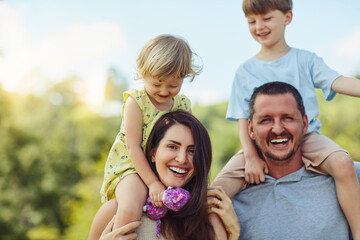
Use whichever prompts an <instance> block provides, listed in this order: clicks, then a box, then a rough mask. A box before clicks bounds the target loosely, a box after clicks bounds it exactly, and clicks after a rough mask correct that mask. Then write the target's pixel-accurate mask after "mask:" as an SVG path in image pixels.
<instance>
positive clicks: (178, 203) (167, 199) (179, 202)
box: [144, 187, 190, 237]
mask: <svg viewBox="0 0 360 240" xmlns="http://www.w3.org/2000/svg"><path fill="white" fill-rule="evenodd" d="M189 198H190V193H189V192H188V191H186V190H185V189H183V188H171V187H168V189H166V190H165V191H164V194H163V197H162V202H163V204H164V207H155V206H153V205H152V203H151V200H150V197H148V198H147V200H146V203H145V206H144V212H146V213H147V215H148V217H149V218H150V219H152V220H156V222H157V231H156V236H157V237H160V233H161V221H160V219H161V218H163V217H164V216H165V214H166V212H167V211H168V210H169V209H170V210H172V211H175V212H177V211H179V210H180V209H181V208H182V207H183V206H184V205H185V204H186V203H187V201H188V200H189Z"/></svg>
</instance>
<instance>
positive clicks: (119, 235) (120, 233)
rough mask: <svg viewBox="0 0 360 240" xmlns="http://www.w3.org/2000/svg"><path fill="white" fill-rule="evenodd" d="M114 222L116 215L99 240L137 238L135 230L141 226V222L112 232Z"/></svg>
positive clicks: (129, 239) (131, 239) (132, 223)
mask: <svg viewBox="0 0 360 240" xmlns="http://www.w3.org/2000/svg"><path fill="white" fill-rule="evenodd" d="M114 221H115V215H114V217H113V218H112V219H111V221H110V222H109V223H108V225H107V226H106V228H105V229H104V231H103V233H102V234H101V237H100V239H99V240H133V239H136V238H137V234H136V233H135V232H134V230H135V229H136V228H138V227H139V226H140V225H141V222H140V221H135V222H131V223H128V224H126V225H124V226H122V227H120V228H117V229H115V230H114V231H112V228H113V226H114Z"/></svg>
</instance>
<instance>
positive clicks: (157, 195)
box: [149, 181, 166, 207]
mask: <svg viewBox="0 0 360 240" xmlns="http://www.w3.org/2000/svg"><path fill="white" fill-rule="evenodd" d="M165 189H166V188H165V186H164V184H162V183H161V182H160V181H156V182H153V183H152V184H150V185H149V196H150V200H151V203H152V205H154V206H155V207H162V206H163V202H162V196H163V194H164V191H165Z"/></svg>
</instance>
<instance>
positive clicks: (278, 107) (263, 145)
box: [225, 82, 360, 240]
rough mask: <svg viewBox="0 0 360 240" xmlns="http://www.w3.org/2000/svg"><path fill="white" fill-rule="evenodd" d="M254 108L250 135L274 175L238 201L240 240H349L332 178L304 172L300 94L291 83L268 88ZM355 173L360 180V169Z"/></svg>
mask: <svg viewBox="0 0 360 240" xmlns="http://www.w3.org/2000/svg"><path fill="white" fill-rule="evenodd" d="M249 105H250V113H249V115H250V117H249V119H250V120H249V125H248V127H249V135H250V137H251V139H253V140H254V141H255V143H256V146H257V148H258V150H259V153H260V155H261V156H262V157H263V159H264V161H265V162H266V164H267V165H268V169H269V172H268V175H266V180H265V182H263V183H261V184H258V185H250V186H248V187H247V188H246V189H245V190H243V191H242V192H241V193H239V194H237V195H236V196H235V197H234V198H233V204H234V208H235V211H236V214H237V216H238V218H239V222H240V225H241V235H240V239H277V240H280V239H336V240H339V239H349V238H350V235H351V234H350V231H349V226H348V224H347V221H346V218H345V216H344V214H343V212H342V210H341V208H340V205H339V203H338V200H337V196H336V190H335V184H334V180H333V178H332V177H330V176H325V175H319V174H316V173H314V172H310V171H307V170H306V169H305V167H304V164H303V161H302V154H301V142H302V140H303V138H304V135H305V133H306V130H307V127H308V119H307V116H306V114H305V111H304V105H303V103H302V99H301V96H300V94H299V92H298V91H297V90H296V89H295V88H294V87H292V86H291V85H289V84H286V83H281V82H271V83H267V84H264V85H262V86H261V87H259V88H257V89H256V90H255V92H254V93H253V95H252V97H251V99H250V104H249ZM356 170H357V174H358V178H359V175H360V174H359V173H360V171H359V165H358V164H356ZM225 190H226V189H225Z"/></svg>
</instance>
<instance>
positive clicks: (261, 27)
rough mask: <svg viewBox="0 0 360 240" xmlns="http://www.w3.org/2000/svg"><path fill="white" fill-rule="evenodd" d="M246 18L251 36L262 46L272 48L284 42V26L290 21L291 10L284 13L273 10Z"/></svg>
mask: <svg viewBox="0 0 360 240" xmlns="http://www.w3.org/2000/svg"><path fill="white" fill-rule="evenodd" d="M246 19H247V21H248V25H249V31H250V33H251V36H252V37H253V38H254V39H255V40H256V41H257V42H258V43H260V44H261V45H262V46H263V47H266V48H272V47H275V46H277V45H279V44H281V43H285V36H284V35H285V26H286V25H288V24H289V23H290V22H291V19H292V11H291V10H290V11H288V12H287V13H286V14H284V13H283V12H281V11H279V10H273V11H269V12H267V13H266V14H259V15H248V16H247V17H246Z"/></svg>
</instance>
